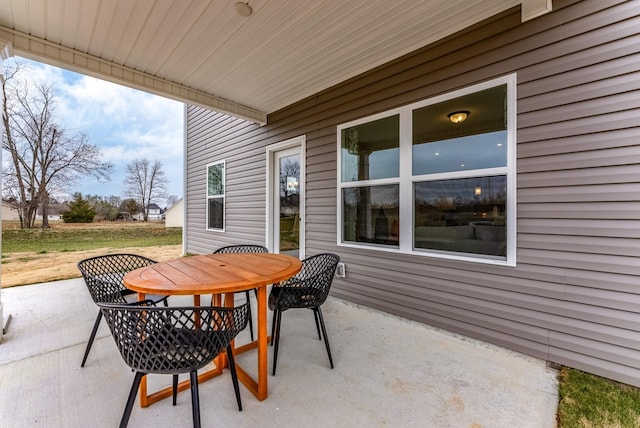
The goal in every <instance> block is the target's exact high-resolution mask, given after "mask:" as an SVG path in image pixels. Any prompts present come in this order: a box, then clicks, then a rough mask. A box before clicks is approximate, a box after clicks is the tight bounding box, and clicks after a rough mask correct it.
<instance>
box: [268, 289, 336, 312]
mask: <svg viewBox="0 0 640 428" xmlns="http://www.w3.org/2000/svg"><path fill="white" fill-rule="evenodd" d="M323 297H324V291H323V290H318V289H317V288H313V287H303V286H299V287H289V286H286V287H280V286H277V285H274V286H273V288H272V289H271V293H270V294H269V309H271V310H272V311H274V310H276V309H282V310H286V309H292V308H312V307H314V306H317V305H318V304H320V303H319V302H320V301H321V299H322V298H323Z"/></svg>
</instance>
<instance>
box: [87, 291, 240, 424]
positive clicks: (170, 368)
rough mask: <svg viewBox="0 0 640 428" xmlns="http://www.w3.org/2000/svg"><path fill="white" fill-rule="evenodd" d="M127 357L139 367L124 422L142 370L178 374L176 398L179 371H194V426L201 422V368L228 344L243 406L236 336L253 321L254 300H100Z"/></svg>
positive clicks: (235, 380) (104, 313)
mask: <svg viewBox="0 0 640 428" xmlns="http://www.w3.org/2000/svg"><path fill="white" fill-rule="evenodd" d="M98 306H100V308H101V311H102V313H103V315H104V318H105V320H106V322H107V324H108V325H109V329H110V330H111V334H112V336H113V338H114V340H115V342H116V345H117V347H118V349H119V351H120V355H121V356H122V358H123V360H124V361H125V363H126V364H127V365H128V366H129V367H131V368H132V369H133V370H134V371H135V376H134V379H133V384H132V385H131V391H130V393H129V398H128V399H127V404H126V406H125V410H124V413H123V415H122V419H121V421H120V427H121V428H122V427H126V426H127V424H128V422H129V418H130V416H131V410H132V408H133V405H134V402H135V399H136V395H137V392H138V388H139V386H140V381H141V380H142V376H144V375H145V374H149V373H155V374H171V375H173V385H174V388H173V398H174V402H173V404H174V405H175V397H176V392H177V388H176V385H177V380H178V374H181V373H189V376H190V381H191V410H192V417H193V426H194V427H200V399H199V392H198V373H197V371H198V369H201V368H202V367H204V366H206V365H207V364H209V363H210V362H211V361H212V360H213V359H214V358H215V357H216V356H218V355H219V354H220V353H222V352H224V351H225V350H226V354H227V359H228V363H229V369H230V371H231V378H232V381H233V387H234V390H235V395H236V401H237V402H238V409H239V410H242V402H241V399H240V389H239V386H238V377H237V374H236V367H235V361H234V358H233V352H232V349H231V342H232V340H233V339H234V338H235V337H236V335H238V333H240V331H242V330H243V329H244V328H246V326H247V319H248V318H247V314H248V306H247V305H246V304H244V305H241V306H238V307H235V308H219V307H212V306H206V307H204V306H203V307H194V306H182V307H162V306H150V307H147V306H145V305H111V304H104V303H100V304H98Z"/></svg>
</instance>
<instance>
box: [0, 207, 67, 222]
mask: <svg viewBox="0 0 640 428" xmlns="http://www.w3.org/2000/svg"><path fill="white" fill-rule="evenodd" d="M68 209H69V205H67V204H49V207H48V208H47V218H48V219H49V220H50V221H60V220H62V214H61V213H62V211H66V210H68ZM2 218H3V219H4V213H3V215H2ZM36 220H42V205H41V206H39V207H38V212H37V213H36Z"/></svg>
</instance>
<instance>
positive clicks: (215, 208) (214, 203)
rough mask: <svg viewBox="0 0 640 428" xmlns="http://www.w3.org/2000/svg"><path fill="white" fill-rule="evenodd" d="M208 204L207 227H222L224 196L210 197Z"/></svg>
mask: <svg viewBox="0 0 640 428" xmlns="http://www.w3.org/2000/svg"><path fill="white" fill-rule="evenodd" d="M208 204H209V219H208V220H209V229H222V228H223V227H224V198H210V199H209V200H208Z"/></svg>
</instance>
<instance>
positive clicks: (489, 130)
mask: <svg viewBox="0 0 640 428" xmlns="http://www.w3.org/2000/svg"><path fill="white" fill-rule="evenodd" d="M506 99H507V86H506V85H502V86H497V87H495V88H490V89H486V90H483V91H480V92H476V93H473V94H468V95H465V96H462V97H458V98H453V99H451V100H447V101H443V102H441V103H437V104H431V105H428V106H425V107H422V108H419V109H416V110H414V111H413V158H412V159H413V170H412V171H413V175H422V174H434V173H441V172H453V171H465V170H472V169H481V168H494V167H502V166H506V164H507V131H506V130H507V113H506ZM456 111H465V112H467V113H468V116H467V118H466V120H464V121H463V122H460V123H452V122H451V120H449V114H450V113H453V112H456Z"/></svg>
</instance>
